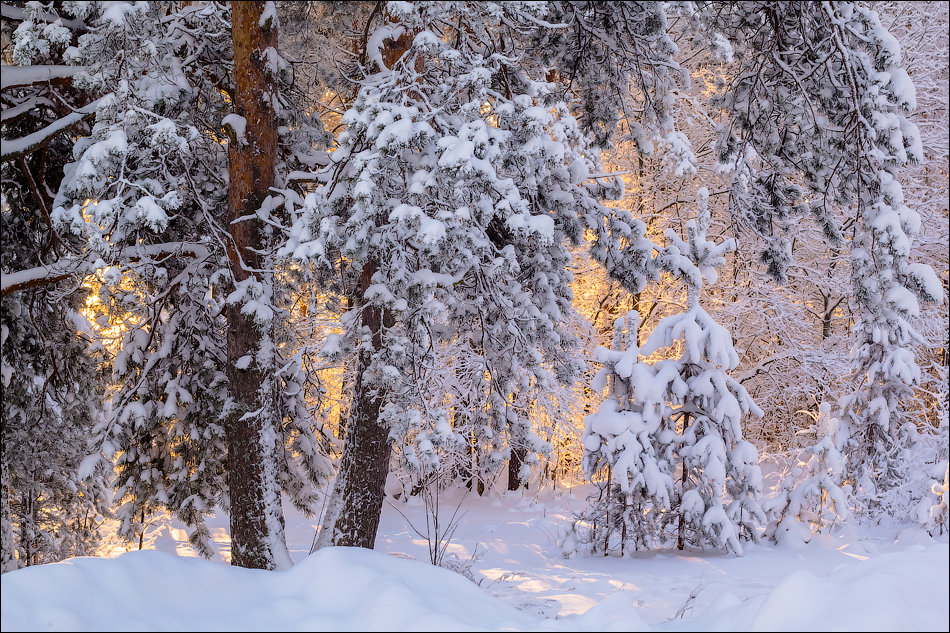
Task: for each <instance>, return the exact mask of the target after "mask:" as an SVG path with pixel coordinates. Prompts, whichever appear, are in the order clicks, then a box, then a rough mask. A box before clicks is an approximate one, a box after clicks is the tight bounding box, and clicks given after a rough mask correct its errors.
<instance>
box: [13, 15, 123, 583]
mask: <svg viewBox="0 0 950 633" xmlns="http://www.w3.org/2000/svg"><path fill="white" fill-rule="evenodd" d="M38 17H41V18H42V21H39V20H37V18H38ZM63 18H64V19H60V16H58V15H57V14H56V12H55V9H48V8H47V7H45V6H44V5H41V4H39V3H35V4H30V5H28V6H25V7H23V8H20V7H14V6H11V5H7V4H5V5H4V6H3V31H4V42H5V44H4V66H3V98H2V107H3V123H2V131H3V143H2V146H0V152H2V161H3V164H2V167H0V169H2V179H0V196H2V204H0V207H2V222H0V233H2V243H3V248H2V251H0V268H2V270H3V289H2V309H0V314H2V316H0V341H2V349H3V354H2V372H0V375H2V383H0V384H2V393H3V404H2V420H3V424H2V427H3V438H2V486H0V489H2V493H0V505H2V513H0V530H2V539H3V540H2V547H0V556H2V560H0V571H3V572H6V571H10V570H12V569H16V568H17V567H21V566H24V565H34V564H39V563H48V562H55V561H58V560H61V559H64V558H67V557H70V556H77V555H93V554H94V553H95V552H96V549H97V547H98V545H99V538H100V532H99V527H100V524H101V522H102V519H103V517H104V516H106V515H108V502H109V499H110V495H109V494H108V492H109V491H108V486H107V483H106V479H107V476H106V475H107V473H106V470H105V469H104V468H102V467H98V468H95V467H93V468H89V469H88V470H86V469H81V468H80V467H81V465H82V461H83V459H84V458H85V456H86V455H87V454H88V453H89V451H91V450H93V449H92V446H91V445H90V442H89V440H90V436H91V435H92V429H93V427H94V426H95V424H96V423H97V422H98V421H99V420H100V419H101V417H102V415H103V414H104V410H103V409H104V407H103V398H104V397H105V393H106V387H107V376H106V374H105V373H104V371H103V363H104V362H105V361H106V360H107V355H106V354H105V353H104V350H103V349H102V348H101V346H100V347H98V348H95V347H94V348H92V349H90V348H89V343H90V334H89V324H88V322H87V321H86V319H85V318H84V317H83V316H82V315H81V313H80V312H79V311H80V309H81V308H82V307H83V303H84V300H85V299H86V294H87V293H86V291H85V290H84V289H81V288H78V289H77V287H76V285H75V284H73V283H72V280H69V279H66V275H63V274H62V272H63V271H62V269H59V270H57V269H56V266H55V264H56V262H57V261H58V260H60V258H64V257H68V256H69V255H70V254H71V251H72V249H73V248H74V247H75V245H74V244H73V243H71V241H70V239H69V236H68V235H64V234H62V233H61V232H59V231H58V230H57V229H56V227H55V226H54V225H53V223H52V222H51V220H50V217H49V211H50V209H51V204H52V201H53V193H52V189H55V187H56V183H57V181H58V178H59V177H61V174H62V168H63V165H64V164H65V163H67V162H69V161H71V160H72V154H71V150H72V142H71V141H70V139H69V136H68V133H73V134H75V133H82V132H83V131H84V129H85V125H86V121H87V120H88V119H89V118H90V113H89V112H90V111H88V110H86V109H85V106H87V105H88V104H89V103H90V102H91V101H92V99H91V98H89V97H88V95H86V94H85V93H83V92H82V91H79V90H76V89H74V88H73V87H72V86H71V83H72V81H71V80H72V76H73V75H74V74H75V72H76V70H78V69H73V68H69V67H65V66H63V65H62V63H61V61H62V53H63V51H64V49H65V48H66V47H67V46H69V45H70V44H71V43H74V42H75V41H76V38H77V37H79V36H80V35H81V34H82V33H84V32H85V29H86V25H85V23H84V22H83V20H82V19H76V18H74V19H68V18H66V17H65V16H63ZM12 33H16V36H15V37H16V39H15V46H14V47H13V50H12V60H10V59H8V58H7V57H6V54H7V52H8V51H9V49H7V48H6V43H7V42H8V41H9V40H7V39H6V38H7V35H8V34H12ZM9 61H12V62H13V65H9V66H8V65H6V64H7V62H9ZM51 278H52V279H51Z"/></svg>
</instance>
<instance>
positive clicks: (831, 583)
mask: <svg viewBox="0 0 950 633" xmlns="http://www.w3.org/2000/svg"><path fill="white" fill-rule="evenodd" d="M948 561H950V545H947V544H943V543H941V544H931V545H927V546H923V545H914V546H911V547H909V548H907V549H906V550H904V551H899V552H894V553H889V554H883V555H880V556H877V557H875V558H873V559H871V560H867V561H858V560H856V561H855V562H854V563H848V564H845V565H841V566H839V567H838V568H836V569H834V570H833V571H831V572H830V573H829V574H827V575H821V576H819V575H816V574H814V573H812V572H810V571H806V570H799V571H794V572H792V573H791V574H789V575H786V576H785V578H784V579H782V580H781V581H779V582H778V584H777V585H775V586H774V587H773V588H772V589H771V591H766V592H763V593H761V594H758V595H754V596H751V597H748V598H746V599H740V598H739V597H737V596H736V595H735V594H733V593H730V592H726V593H724V594H721V595H720V596H719V597H718V599H716V600H715V601H714V602H713V603H712V604H711V605H709V606H708V607H707V608H706V609H704V610H703V612H702V613H701V614H699V615H698V616H696V617H690V618H685V619H673V620H671V621H667V622H663V623H659V624H655V625H653V627H652V629H653V630H660V631H662V630H666V631H676V630H686V631H701V630H732V631H744V630H745V631H747V630H760V631H769V630H815V631H824V630H891V631H898V630H911V631H913V630H917V631H920V630H939V631H946V630H948V625H950V617H948V606H947V595H948V592H950V587H948V578H950V576H948V564H950V563H948ZM637 562H638V561H633V560H631V561H630V564H631V565H636V564H637ZM643 595H644V594H643V592H642V591H629V590H627V591H619V592H617V593H615V594H613V595H611V596H609V597H608V598H607V599H605V600H603V601H602V602H601V603H600V604H598V605H596V606H594V607H593V608H592V609H590V610H589V611H587V612H586V613H583V614H580V615H569V616H566V617H561V618H557V619H545V618H540V617H537V616H536V615H532V614H529V613H527V612H523V611H519V610H517V609H515V608H513V607H511V606H510V605H508V604H507V603H505V602H504V601H502V600H500V599H498V598H495V597H493V596H491V595H490V594H489V593H488V592H486V591H484V590H483V589H481V588H480V587H478V586H476V585H475V584H473V583H471V582H469V581H468V580H466V579H464V578H463V577H461V576H459V575H457V574H455V573H453V572H450V571H447V570H445V569H441V568H438V567H433V566H431V565H428V564H426V563H422V562H418V561H411V560H405V559H401V558H394V557H391V556H387V555H385V554H381V553H379V552H373V551H369V550H362V549H358V548H343V547H336V548H328V549H324V550H321V551H319V552H318V553H316V554H314V555H313V556H310V557H308V558H307V559H305V560H303V561H301V562H300V563H298V564H297V565H295V566H294V567H293V568H291V569H289V570H287V571H281V572H264V571H257V570H248V569H241V568H235V567H228V566H225V565H221V564H219V563H212V562H208V561H204V560H200V559H194V558H182V557H177V556H174V555H171V554H167V553H164V552H158V551H141V552H132V553H128V554H124V555H122V556H119V557H118V558H112V559H106V558H74V559H71V560H69V561H66V562H63V563H57V564H51V565H40V566H37V567H31V568H27V569H23V570H19V571H15V572H11V573H8V574H4V575H3V577H2V603H0V606H2V610H0V613H2V615H0V621H2V628H3V630H4V631H19V630H34V631H44V630H45V631H49V630H58V631H76V630H86V631H97V630H102V631H115V630H188V631H190V630H198V631H202V630H278V631H280V630H285V631H318V630H333V631H376V630H386V631H400V630H425V631H458V630H548V631H551V630H587V631H611V630H614V631H619V630H625V631H632V630H637V631H647V630H651V626H650V625H648V624H647V623H646V621H645V620H644V619H643V618H642V617H641V614H640V612H638V610H637V608H636V607H635V601H636V600H637V599H638V598H641V597H642V596H643Z"/></svg>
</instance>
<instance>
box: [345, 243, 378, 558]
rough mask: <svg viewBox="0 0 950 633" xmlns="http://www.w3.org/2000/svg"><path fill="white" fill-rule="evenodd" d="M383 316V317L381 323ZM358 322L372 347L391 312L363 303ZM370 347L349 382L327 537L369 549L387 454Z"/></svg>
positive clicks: (366, 271)
mask: <svg viewBox="0 0 950 633" xmlns="http://www.w3.org/2000/svg"><path fill="white" fill-rule="evenodd" d="M375 271H376V266H375V263H374V262H369V263H367V264H366V265H365V266H364V267H363V271H362V274H361V276H360V297H361V299H360V301H359V302H358V303H361V302H362V295H363V293H365V292H366V289H367V288H369V286H370V284H371V283H372V279H373V273H374V272H375ZM384 320H385V321H386V323H384ZM360 321H361V323H362V324H363V326H365V327H367V328H369V330H370V332H372V340H373V348H374V350H375V349H380V348H381V347H382V337H383V326H384V325H385V326H388V327H391V326H392V322H391V317H390V316H389V315H388V314H384V313H383V311H382V310H381V309H380V308H378V307H376V306H364V307H363V309H362V313H361V319H360ZM371 356H372V354H371V352H366V351H364V352H361V353H360V358H359V366H358V368H357V372H356V382H355V384H354V386H353V405H352V408H351V409H350V415H349V419H348V420H347V423H346V437H345V438H344V440H343V459H342V462H341V464H340V474H339V478H340V479H339V481H340V482H342V488H341V489H340V490H337V491H336V492H337V494H339V495H340V497H341V500H342V504H341V508H340V513H339V514H338V515H337V517H336V521H335V523H334V525H333V528H332V529H333V537H332V543H333V544H334V545H347V546H352V547H365V548H367V549H373V546H374V545H375V543H376V530H377V528H378V527H379V516H380V514H381V513H382V510H383V497H384V494H385V486H386V476H387V475H388V474H389V457H390V453H391V451H392V445H391V443H390V441H389V430H388V429H386V428H385V427H384V426H383V425H382V424H380V422H379V411H380V408H381V406H382V394H380V393H379V391H378V390H377V389H375V388H374V387H373V386H370V385H367V384H366V381H365V378H366V374H365V372H366V368H367V367H368V366H369V363H370V362H371V360H372V358H371Z"/></svg>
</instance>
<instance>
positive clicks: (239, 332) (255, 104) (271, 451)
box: [225, 2, 286, 569]
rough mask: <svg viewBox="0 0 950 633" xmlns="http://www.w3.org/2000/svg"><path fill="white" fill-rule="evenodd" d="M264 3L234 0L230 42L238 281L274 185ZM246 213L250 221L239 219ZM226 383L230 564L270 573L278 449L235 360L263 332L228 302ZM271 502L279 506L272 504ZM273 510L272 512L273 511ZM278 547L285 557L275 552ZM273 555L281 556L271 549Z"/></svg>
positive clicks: (278, 531)
mask: <svg viewBox="0 0 950 633" xmlns="http://www.w3.org/2000/svg"><path fill="white" fill-rule="evenodd" d="M263 8H264V3H263V2H233V3H231V12H232V22H231V25H232V26H231V37H232V40H233V43H234V111H235V113H236V114H238V115H240V116H242V117H244V119H245V120H246V121H247V125H246V129H245V137H246V140H247V144H246V145H245V144H243V143H241V142H239V141H238V140H237V139H232V140H231V142H230V144H229V146H228V156H229V159H230V185H229V188H228V217H227V221H228V223H227V227H228V230H229V231H230V233H231V242H230V243H229V244H228V258H229V260H230V267H231V272H232V274H233V275H234V280H235V282H236V283H239V282H242V281H245V280H247V279H248V278H250V277H253V276H256V277H257V278H258V281H260V282H261V283H266V279H265V278H264V277H263V276H262V275H260V274H259V273H256V272H254V271H257V270H260V269H261V267H262V266H261V263H262V262H261V257H260V255H258V254H257V253H255V252H254V250H253V249H255V248H260V246H261V238H262V228H263V226H262V222H261V221H260V220H258V219H257V218H256V217H255V216H254V213H255V211H257V210H258V209H259V208H260V206H261V202H262V201H263V200H264V198H265V197H266V196H267V193H268V189H269V188H270V187H271V186H272V185H273V184H274V165H275V159H276V155H277V121H276V116H275V113H274V111H273V109H272V108H271V107H269V104H268V105H265V104H264V102H263V94H264V93H265V91H266V92H270V93H271V94H276V87H275V86H274V85H273V82H272V80H271V79H270V78H269V77H268V75H267V74H266V73H265V72H264V68H263V62H262V60H261V56H260V52H261V51H264V50H265V49H266V48H268V47H273V48H274V49H276V48H277V31H276V29H275V28H268V29H264V28H262V27H261V25H260V24H259V20H260V17H261V12H262V11H263ZM247 216H250V218H251V219H243V220H240V221H236V220H237V219H238V218H242V217H247ZM225 314H226V316H227V320H228V368H227V374H228V381H229V384H230V390H231V397H232V399H233V401H234V405H235V410H234V412H233V413H232V415H231V416H230V418H229V419H228V423H227V441H228V483H229V490H230V497H231V564H232V565H238V566H240V567H251V568H255V569H274V568H276V567H277V566H278V564H279V563H280V562H281V559H282V558H283V557H285V556H286V545H284V535H283V525H282V522H283V516H282V513H281V509H280V490H279V489H277V490H275V489H274V488H275V487H276V486H277V484H276V472H275V468H276V449H277V447H276V446H273V447H270V446H265V442H264V440H263V437H265V436H272V437H273V436H276V433H265V431H270V429H265V428H264V425H267V424H275V423H276V421H275V420H270V419H266V417H265V416H261V415H250V416H247V418H246V419H242V418H243V416H244V415H245V414H246V413H249V412H254V411H257V410H259V409H261V407H262V406H263V404H264V400H265V398H267V395H266V394H264V393H263V392H262V385H263V384H264V377H265V376H264V369H262V368H260V367H258V366H257V365H256V363H251V365H250V366H249V367H248V368H247V369H238V368H237V367H236V365H235V364H236V362H237V360H238V359H239V358H241V357H243V356H247V355H251V356H254V355H255V353H256V351H257V348H258V346H259V345H260V342H261V340H262V336H263V335H264V331H263V330H262V329H261V328H260V326H258V325H257V324H255V323H254V320H253V318H252V317H250V316H248V315H246V314H242V313H241V305H240V304H234V305H228V306H227V308H226V312H225ZM269 409H270V407H266V408H265V409H264V410H265V411H266V410H269ZM275 499H276V503H275V502H274V500H275ZM275 506H276V507H275ZM281 548H283V549H284V551H283V552H281V551H279V550H280V549H281ZM275 550H278V551H275Z"/></svg>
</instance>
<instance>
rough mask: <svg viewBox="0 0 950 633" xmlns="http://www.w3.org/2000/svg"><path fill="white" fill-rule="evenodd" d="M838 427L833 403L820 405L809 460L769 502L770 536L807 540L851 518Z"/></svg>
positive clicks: (786, 539) (784, 483)
mask: <svg viewBox="0 0 950 633" xmlns="http://www.w3.org/2000/svg"><path fill="white" fill-rule="evenodd" d="M839 428H840V423H839V421H838V418H836V417H834V416H833V415H832V413H831V405H829V404H828V403H827V402H822V403H821V404H820V405H818V414H817V415H816V416H815V424H814V426H812V428H811V429H810V430H809V432H810V433H812V434H814V436H815V443H814V444H812V445H811V446H809V447H807V448H805V449H804V455H807V461H801V462H799V464H798V465H797V466H796V467H795V468H794V469H793V470H792V473H791V475H790V476H789V477H787V478H785V479H783V480H782V482H780V484H779V486H778V489H777V493H776V495H775V496H774V497H773V498H772V499H770V500H769V501H768V503H767V504H766V515H767V517H768V520H769V524H768V526H767V528H766V536H767V537H768V538H769V539H770V540H772V541H774V542H776V543H781V542H785V541H788V540H799V541H806V542H807V540H808V539H809V538H810V537H811V535H812V534H813V533H821V532H822V531H823V530H826V529H828V528H829V527H830V526H831V525H832V524H833V523H834V522H835V521H836V520H838V519H841V520H845V519H847V518H848V516H849V514H850V512H849V510H848V499H847V493H846V491H845V490H843V489H842V487H841V486H842V484H843V482H844V469H845V461H844V455H843V454H842V452H841V450H840V448H839V447H840V441H841V438H840V435H841V434H840V432H839ZM803 459H804V458H803Z"/></svg>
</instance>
